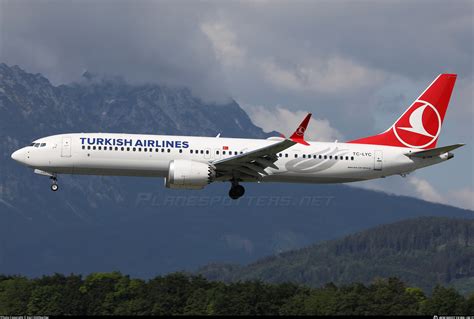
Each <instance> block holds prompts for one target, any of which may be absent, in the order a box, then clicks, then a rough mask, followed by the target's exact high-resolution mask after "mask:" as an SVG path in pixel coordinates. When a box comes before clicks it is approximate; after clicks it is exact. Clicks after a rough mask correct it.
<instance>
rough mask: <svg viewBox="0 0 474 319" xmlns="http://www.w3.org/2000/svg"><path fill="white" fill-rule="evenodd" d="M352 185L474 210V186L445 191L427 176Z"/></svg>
mask: <svg viewBox="0 0 474 319" xmlns="http://www.w3.org/2000/svg"><path fill="white" fill-rule="evenodd" d="M351 186H353V187H360V188H365V189H370V190H376V191H382V192H385V193H388V194H394V195H402V196H410V197H415V198H419V199H422V200H426V201H428V202H433V203H440V204H446V205H451V206H456V207H460V208H465V209H470V210H474V188H471V187H462V188H456V189H451V190H449V191H443V190H440V189H438V188H436V187H435V186H434V185H433V184H432V183H430V182H429V181H428V180H426V179H425V178H422V177H418V176H408V177H407V178H401V177H397V176H390V177H387V178H385V179H378V180H370V181H365V182H359V183H355V184H351Z"/></svg>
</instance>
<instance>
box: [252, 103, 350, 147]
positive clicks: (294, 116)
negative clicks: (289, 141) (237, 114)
mask: <svg viewBox="0 0 474 319" xmlns="http://www.w3.org/2000/svg"><path fill="white" fill-rule="evenodd" d="M243 107H244V109H245V111H246V112H247V113H248V114H249V116H250V118H251V120H252V122H253V123H254V124H256V125H258V126H260V127H261V128H262V129H263V130H264V131H267V132H271V131H277V132H280V133H282V134H284V135H285V136H289V135H290V134H292V133H293V132H294V131H295V129H296V128H297V127H298V125H299V123H301V121H302V120H303V119H304V117H305V116H306V114H307V112H304V111H290V110H288V109H287V108H284V107H282V106H277V107H275V108H266V107H264V106H250V105H245V104H243ZM305 137H306V139H307V140H309V141H334V140H336V139H341V138H342V134H341V133H340V132H339V131H338V130H336V129H335V128H333V127H332V126H331V125H330V123H329V121H328V120H327V119H318V118H312V120H311V121H310V123H309V126H308V129H307V130H306V132H305Z"/></svg>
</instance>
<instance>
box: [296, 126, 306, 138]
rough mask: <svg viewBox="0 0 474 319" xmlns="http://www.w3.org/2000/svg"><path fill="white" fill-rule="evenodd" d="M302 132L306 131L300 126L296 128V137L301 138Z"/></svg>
mask: <svg viewBox="0 0 474 319" xmlns="http://www.w3.org/2000/svg"><path fill="white" fill-rule="evenodd" d="M304 131H306V129H305V128H304V127H303V126H300V127H298V129H297V130H296V135H298V136H303V135H304Z"/></svg>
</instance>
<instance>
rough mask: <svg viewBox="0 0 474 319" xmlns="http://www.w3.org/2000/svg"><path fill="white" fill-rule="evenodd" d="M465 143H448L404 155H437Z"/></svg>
mask: <svg viewBox="0 0 474 319" xmlns="http://www.w3.org/2000/svg"><path fill="white" fill-rule="evenodd" d="M464 145H465V144H453V145H448V146H442V147H437V148H432V149H429V150H426V151H419V152H410V153H406V154H405V155H406V156H408V157H421V158H423V157H433V156H438V155H441V154H444V153H447V152H449V151H452V150H455V149H457V148H459V147H461V146H464Z"/></svg>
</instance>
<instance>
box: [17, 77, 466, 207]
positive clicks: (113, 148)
mask: <svg viewBox="0 0 474 319" xmlns="http://www.w3.org/2000/svg"><path fill="white" fill-rule="evenodd" d="M455 82H456V75H455V74H441V75H439V76H438V77H437V78H436V79H435V80H434V81H433V83H431V85H430V86H429V87H428V88H427V89H426V90H425V91H424V92H423V93H422V94H421V95H420V96H419V97H418V98H417V99H416V100H415V101H414V102H413V103H412V104H411V105H410V106H409V107H408V109H407V110H406V111H405V112H404V113H403V114H402V115H401V116H400V118H398V119H397V120H396V121H395V123H394V124H393V125H392V126H391V127H390V128H389V129H387V130H386V131H385V132H383V133H380V134H377V135H374V136H369V137H364V138H360V139H356V140H352V141H349V142H346V143H339V142H311V141H306V140H305V137H304V133H305V131H306V128H307V126H308V123H309V120H310V117H311V114H308V115H307V116H306V117H305V119H304V120H303V122H302V123H301V124H300V125H299V127H298V128H297V129H296V131H295V132H294V133H293V134H292V135H291V136H290V137H289V138H285V137H284V136H282V137H271V138H268V139H265V140H262V139H240V138H221V137H220V136H217V137H195V136H169V135H141V134H111V133H110V134H109V133H71V134H61V135H54V136H48V137H44V138H40V139H38V140H36V141H34V142H33V143H32V144H31V145H29V146H27V147H24V148H22V149H19V150H17V151H16V152H14V153H13V154H12V158H13V159H14V160H15V161H18V162H20V163H22V164H24V165H26V166H28V167H31V168H33V169H34V171H35V173H38V174H41V175H46V176H49V177H50V178H51V180H52V184H51V189H52V190H53V191H56V190H58V184H57V176H58V175H59V174H88V175H122V176H147V177H164V180H165V185H166V187H169V188H177V189H202V188H204V187H205V186H206V185H208V184H209V183H212V182H218V181H221V182H230V183H231V188H230V191H229V196H230V197H231V198H233V199H237V198H239V197H241V196H242V195H243V194H244V192H245V190H244V187H243V186H242V185H241V183H242V182H294V183H346V182H356V181H363V180H369V179H375V178H382V177H386V176H390V175H396V174H398V175H402V176H405V175H406V174H408V173H410V172H412V171H414V170H416V169H419V168H422V167H426V166H430V165H434V164H438V163H441V162H444V161H446V160H449V159H451V158H452V157H453V154H452V153H451V151H452V150H454V149H456V148H458V147H460V146H463V145H464V144H454V145H449V146H443V147H437V142H438V138H439V135H440V133H441V126H442V124H443V120H444V118H445V115H446V110H447V109H448V104H449V100H450V97H451V93H452V91H453V88H454V84H455Z"/></svg>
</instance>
